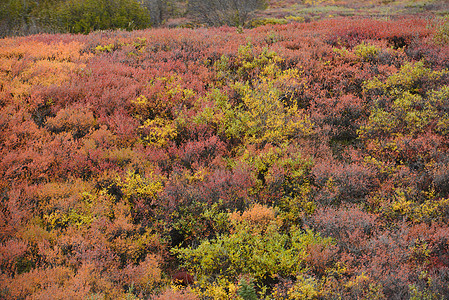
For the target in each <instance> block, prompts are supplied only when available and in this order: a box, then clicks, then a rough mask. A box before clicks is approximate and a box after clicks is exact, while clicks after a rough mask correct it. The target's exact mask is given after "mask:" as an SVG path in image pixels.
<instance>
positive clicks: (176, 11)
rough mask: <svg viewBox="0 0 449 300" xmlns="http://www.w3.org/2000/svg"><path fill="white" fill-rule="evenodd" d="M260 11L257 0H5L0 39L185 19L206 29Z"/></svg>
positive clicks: (234, 22) (127, 27) (130, 27)
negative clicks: (188, 18) (174, 18)
mask: <svg viewBox="0 0 449 300" xmlns="http://www.w3.org/2000/svg"><path fill="white" fill-rule="evenodd" d="M264 7H265V1H263V0H232V1H218V0H215V1H206V0H194V1H188V2H186V1H182V0H5V1H4V2H3V3H0V37H4V36H14V35H29V34H36V33H42V32H47V33H58V32H69V33H84V34H87V33H89V32H91V31H95V30H107V29H124V30H135V29H143V28H148V27H151V26H155V25H160V24H161V23H163V22H164V21H165V20H166V19H167V18H169V17H173V16H185V15H188V16H190V17H191V18H192V20H194V21H195V22H197V23H201V24H206V25H211V26H215V25H225V24H226V25H231V26H241V25H244V24H245V23H246V22H247V20H249V19H250V18H251V15H252V12H253V11H254V10H256V9H261V8H264Z"/></svg>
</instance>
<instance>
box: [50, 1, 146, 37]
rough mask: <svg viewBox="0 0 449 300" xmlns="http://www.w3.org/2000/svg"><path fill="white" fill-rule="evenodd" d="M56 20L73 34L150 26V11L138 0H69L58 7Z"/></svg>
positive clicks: (61, 26)
mask: <svg viewBox="0 0 449 300" xmlns="http://www.w3.org/2000/svg"><path fill="white" fill-rule="evenodd" d="M57 20H58V25H59V27H60V28H62V29H63V30H64V31H68V32H71V33H89V32H90V31H93V30H106V29H118V28H119V29H125V30H133V29H142V28H145V27H149V26H150V14H149V11H148V10H147V9H146V8H144V7H143V6H141V5H140V4H139V2H137V1H136V0H111V1H109V0H69V1H67V2H64V3H63V4H62V5H60V6H59V7H58V10H57Z"/></svg>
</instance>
